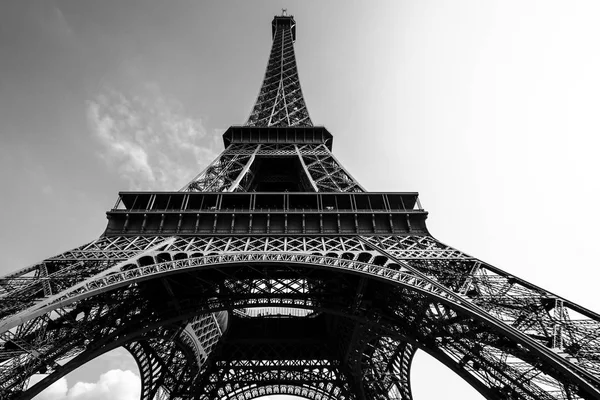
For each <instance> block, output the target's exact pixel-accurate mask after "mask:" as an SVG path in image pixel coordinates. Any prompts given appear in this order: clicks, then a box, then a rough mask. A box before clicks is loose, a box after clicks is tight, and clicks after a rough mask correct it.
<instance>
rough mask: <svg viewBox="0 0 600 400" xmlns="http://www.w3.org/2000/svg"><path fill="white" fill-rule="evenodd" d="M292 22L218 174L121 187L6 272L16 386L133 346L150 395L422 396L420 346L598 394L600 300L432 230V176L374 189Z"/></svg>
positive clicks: (2, 371)
mask: <svg viewBox="0 0 600 400" xmlns="http://www.w3.org/2000/svg"><path fill="white" fill-rule="evenodd" d="M294 40H295V22H294V20H293V18H292V17H289V16H286V15H284V16H280V17H275V20H274V21H273V48H272V51H271V56H270V59H269V63H268V66H267V71H266V74H265V79H264V83H263V86H262V88H261V90H260V93H259V95H258V99H257V101H256V105H255V106H254V109H253V111H252V113H251V115H250V117H249V119H248V121H247V123H246V126H244V127H232V128H230V129H229V130H228V131H227V132H226V133H225V134H224V136H223V138H224V143H225V146H226V149H225V150H224V151H223V153H222V154H221V155H220V156H219V157H218V158H217V159H216V160H215V161H214V162H213V163H212V164H210V165H209V166H208V167H207V168H206V169H205V170H204V171H203V172H202V173H201V174H199V175H198V176H197V177H196V178H194V179H193V180H192V181H191V182H190V183H189V184H188V185H186V186H185V187H184V188H183V189H182V191H188V192H211V193H203V194H199V193H175V192H173V193H162V194H161V195H157V194H156V193H154V194H152V193H145V194H144V193H138V192H135V193H134V192H129V193H125V194H122V195H121V196H120V199H119V202H118V203H117V204H119V203H122V204H124V206H123V207H124V209H118V207H117V206H115V209H113V210H112V211H109V213H108V217H109V225H108V227H107V230H106V231H105V233H104V235H103V236H102V237H101V238H99V239H98V240H96V241H93V242H91V243H88V244H86V245H84V246H81V247H78V248H76V249H73V250H71V251H67V252H65V253H63V254H59V255H57V256H54V257H51V258H48V259H46V260H44V261H42V262H40V263H37V264H34V265H31V266H29V267H26V268H24V269H21V270H19V271H17V272H14V273H12V274H9V275H7V276H4V277H3V278H0V398H2V399H8V400H12V399H31V398H33V397H34V396H36V395H37V394H39V393H40V392H41V391H42V390H43V389H44V388H46V387H48V386H49V385H50V384H52V383H53V382H55V381H56V380H58V379H60V377H62V376H64V375H65V374H67V373H69V372H70V371H73V370H74V369H76V368H77V367H79V366H81V365H83V364H85V363H87V362H88V361H90V360H92V359H93V358H95V357H97V356H99V355H101V354H103V353H104V352H106V351H109V350H112V349H114V348H117V347H125V348H126V349H127V350H128V351H129V352H130V353H131V354H132V355H133V357H134V358H135V360H136V362H137V365H138V368H139V372H140V375H141V382H142V388H141V399H143V400H151V399H159V400H163V399H165V400H166V399H186V400H188V399H189V400H191V399H197V400H213V399H220V400H230V399H231V400H251V399H253V398H256V397H259V396H264V395H272V394H292V395H296V396H301V397H305V398H308V399H312V400H332V399H343V400H355V399H356V400H367V399H369V400H372V399H373V400H374V399H382V398H384V399H385V398H387V399H394V400H412V397H413V396H412V392H411V386H410V368H411V363H412V359H413V356H414V354H415V352H416V351H417V350H421V351H425V352H427V353H429V354H431V355H432V356H433V357H435V358H436V359H437V360H439V361H440V362H442V363H443V364H445V365H446V366H448V367H449V368H450V369H452V370H453V371H454V372H456V373H457V374H458V375H459V376H460V377H462V378H463V379H464V380H465V381H467V382H468V383H469V384H471V385H472V386H473V387H474V388H475V389H477V390H478V391H479V392H480V393H481V394H482V395H483V396H484V397H486V398H487V399H494V400H496V399H531V400H534V399H535V400H539V399H557V400H558V399H559V400H575V399H598V398H600V316H599V315H597V314H595V313H593V312H591V311H589V310H587V309H585V308H583V307H580V306H578V305H576V304H574V303H572V302H570V301H568V300H567V299H564V298H561V297H559V296H556V295H554V294H551V293H549V292H547V291H546V290H543V289H541V288H539V287H537V286H535V285H532V284H530V283H528V282H526V281H523V280H522V279H519V278H516V277H514V276H512V275H509V274H507V273H505V272H503V271H501V270H499V269H497V268H495V267H493V266H491V265H489V264H486V263H484V262H482V261H480V260H478V259H476V258H474V257H471V256H469V255H467V254H465V253H463V252H461V251H459V250H456V249H454V248H452V247H450V246H447V245H445V244H443V243H441V242H439V241H438V240H436V239H435V238H433V237H432V236H431V235H430V234H429V233H428V231H427V229H426V227H425V222H424V221H425V217H426V213H425V211H424V210H422V209H421V206H420V203H419V202H418V194H416V193H396V194H378V193H362V194H359V193H356V192H364V189H363V188H362V187H361V186H360V185H359V184H358V183H357V182H356V181H355V180H354V179H353V178H352V176H351V175H350V174H349V173H348V172H347V171H346V170H344V168H343V167H342V166H341V164H340V163H339V162H338V161H337V160H336V159H335V158H334V157H333V155H332V153H331V146H332V136H331V134H330V133H329V132H327V130H326V129H324V128H322V127H321V128H316V127H312V122H311V120H310V117H309V115H308V111H307V109H306V105H305V103H304V99H303V97H302V92H301V89H300V83H299V79H298V72H297V68H296V61H295V56H294V48H293V41H294ZM212 192H216V193H212ZM223 192H244V193H245V194H239V193H227V194H223ZM292 192H295V193H293V194H292ZM302 192H307V193H302ZM308 192H312V193H315V192H330V193H318V194H312V195H311V194H309V193H308ZM353 192H354V193H353ZM331 193H333V194H331ZM336 193H337V194H336ZM302 196H304V197H302ZM138 198H143V199H142V200H139V201H138ZM234 198H235V199H234ZM306 199H309V200H306ZM176 203H177V204H176ZM196 203H198V204H196ZM275 203H277V204H279V205H276V204H275ZM240 207H241V209H240ZM305 214H306V215H305ZM207 215H209V217H210V218H209V217H207ZM190 216H191V217H190ZM236 216H237V217H238V221H236ZM253 217H254V219H253ZM201 220H202V221H201ZM240 220H241V222H240ZM200 222H202V224H204V225H202V224H200ZM307 225H310V226H308V227H307ZM276 232H279V233H280V234H275V233H276ZM388 232H389V233H388ZM168 233H171V234H172V236H171V235H169V234H168ZM36 374H41V375H43V379H42V380H41V381H39V382H38V383H36V384H35V385H33V386H31V387H29V386H28V381H29V378H30V377H31V376H33V375H36Z"/></svg>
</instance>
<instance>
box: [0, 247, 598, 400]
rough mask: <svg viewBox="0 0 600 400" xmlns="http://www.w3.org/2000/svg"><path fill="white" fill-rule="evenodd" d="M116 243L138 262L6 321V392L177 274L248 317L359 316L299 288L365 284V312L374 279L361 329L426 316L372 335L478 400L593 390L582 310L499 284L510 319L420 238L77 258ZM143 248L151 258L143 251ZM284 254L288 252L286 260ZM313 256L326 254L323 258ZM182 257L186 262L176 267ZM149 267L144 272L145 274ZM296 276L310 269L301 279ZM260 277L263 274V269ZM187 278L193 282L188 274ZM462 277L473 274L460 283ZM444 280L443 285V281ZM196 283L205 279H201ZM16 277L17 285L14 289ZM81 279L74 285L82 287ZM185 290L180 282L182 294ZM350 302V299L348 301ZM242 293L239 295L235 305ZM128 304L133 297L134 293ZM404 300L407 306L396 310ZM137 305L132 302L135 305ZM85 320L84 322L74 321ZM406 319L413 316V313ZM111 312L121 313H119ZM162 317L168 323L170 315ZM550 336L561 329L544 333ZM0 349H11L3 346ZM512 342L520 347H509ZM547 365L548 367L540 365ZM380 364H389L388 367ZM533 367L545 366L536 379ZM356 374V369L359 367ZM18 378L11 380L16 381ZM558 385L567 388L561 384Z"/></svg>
mask: <svg viewBox="0 0 600 400" xmlns="http://www.w3.org/2000/svg"><path fill="white" fill-rule="evenodd" d="M119 241H120V242H121V243H123V244H124V245H126V246H133V245H134V244H135V243H138V244H139V247H138V248H139V249H141V250H142V251H139V250H137V251H138V252H139V253H138V256H137V257H133V259H130V260H126V261H124V262H121V263H119V264H116V266H119V267H118V268H116V267H115V266H113V267H109V268H108V269H107V271H109V270H110V271H111V273H110V274H108V273H107V274H98V275H97V276H95V277H91V278H87V282H85V284H79V286H78V285H77V284H76V285H73V286H72V287H73V289H72V290H63V292H62V293H61V294H60V295H55V297H53V298H51V299H52V300H51V301H49V302H48V301H47V300H46V304H47V305H46V306H44V305H43V303H44V300H41V301H39V302H38V303H37V305H36V306H35V307H34V308H31V309H30V310H29V311H27V312H29V313H30V314H29V315H32V316H33V318H30V319H27V317H26V316H27V315H28V314H27V312H21V313H20V314H19V316H18V318H16V319H15V318H10V317H8V318H5V320H4V321H3V322H2V325H1V326H2V327H3V328H4V332H5V333H4V334H3V336H2V343H3V347H2V349H3V350H2V352H0V355H1V356H2V357H3V358H2V359H4V360H6V361H5V362H4V363H3V364H2V366H3V367H4V369H3V370H2V371H5V372H4V373H2V374H1V375H0V376H3V377H4V378H2V379H3V381H2V385H3V387H4V388H5V389H7V390H8V389H9V388H17V389H18V387H19V384H18V382H15V381H14V378H9V376H11V377H15V376H24V375H26V374H27V372H26V371H37V370H39V369H40V368H41V367H40V366H41V365H44V368H46V369H47V370H48V371H49V372H52V371H53V368H55V367H53V365H56V364H55V363H56V361H59V360H60V359H61V358H62V357H66V356H73V355H74V354H77V352H78V351H84V350H83V347H81V346H82V344H83V343H86V341H89V340H91V339H90V338H93V337H95V336H94V335H96V334H99V333H100V332H98V331H96V330H95V329H96V328H93V327H94V326H104V327H105V329H104V331H102V334H103V335H106V334H107V333H109V332H111V329H113V328H110V327H111V324H110V323H106V322H102V323H100V321H101V320H102V319H103V318H109V315H111V314H113V313H114V312H115V309H114V308H113V307H114V305H113V304H114V303H115V300H114V299H113V298H111V297H110V296H109V297H104V296H108V295H109V294H112V293H120V295H121V296H134V294H135V291H132V290H131V289H128V288H134V287H137V286H138V285H140V284H142V283H143V282H153V281H156V280H157V279H158V281H160V279H159V278H160V277H164V276H167V275H165V274H171V275H168V276H173V277H174V276H177V275H172V274H174V273H179V274H184V275H185V276H191V277H194V280H195V281H196V282H197V284H202V285H203V286H202V287H204V289H203V291H205V292H206V291H208V292H210V293H212V295H215V296H214V297H212V300H210V301H209V300H206V299H205V300H204V301H206V302H208V303H207V304H209V303H210V304H212V305H207V306H206V307H209V309H213V310H214V309H219V308H220V309H230V310H231V309H232V307H233V308H247V307H255V306H257V305H260V304H263V305H271V306H273V305H287V306H296V307H302V308H306V307H308V308H314V309H318V308H319V307H322V306H324V305H327V304H328V306H326V308H327V309H329V310H330V312H332V311H331V310H333V309H337V310H339V309H349V310H352V309H353V308H355V309H357V310H360V306H359V307H358V308H356V307H357V306H356V298H355V297H356V296H349V295H347V296H348V297H349V300H348V301H350V303H349V304H348V305H346V306H343V305H341V304H333V303H331V297H327V298H323V299H322V300H319V299H318V298H314V297H311V296H313V294H312V293H310V292H307V291H306V290H305V289H303V288H306V282H314V285H313V287H314V288H315V290H316V288H319V287H320V288H321V289H318V290H317V293H324V289H325V288H328V287H329V288H333V287H334V286H331V285H330V284H328V283H327V282H331V280H330V278H329V279H327V278H324V277H323V276H321V275H319V274H320V273H321V272H322V271H325V270H331V271H337V272H336V274H338V275H339V273H343V274H346V273H350V274H351V275H348V276H349V277H350V276H352V274H359V275H361V276H365V277H366V278H367V279H368V280H369V282H371V283H370V284H369V285H368V286H367V292H365V295H363V297H362V299H361V300H360V301H359V303H358V304H361V302H364V299H365V297H367V298H369V296H372V294H369V293H372V292H370V290H372V289H368V288H369V287H371V286H374V285H375V284H374V283H373V282H380V281H382V280H383V281H385V282H389V284H391V285H392V287H397V288H398V289H395V291H396V292H394V294H393V295H392V294H390V295H389V296H390V297H389V298H386V300H385V302H382V304H389V307H394V309H390V310H388V311H386V309H385V307H384V308H373V307H371V308H369V310H370V312H376V314H377V315H374V316H372V318H379V319H381V321H383V320H384V319H385V318H388V319H389V320H393V319H394V318H401V319H404V320H405V321H410V323H413V320H415V319H417V318H423V316H426V317H427V319H428V321H429V325H427V326H424V327H423V328H422V329H423V330H422V331H421V332H416V333H415V332H412V333H411V332H406V331H398V330H397V328H396V327H395V325H394V322H393V321H389V322H388V323H387V325H385V324H383V323H381V322H380V323H379V324H380V325H382V326H383V328H380V329H385V330H386V332H394V333H395V334H396V335H400V336H396V339H394V340H404V339H411V338H412V339H411V340H414V338H415V335H417V334H418V335H421V336H422V337H421V338H420V339H419V341H418V344H417V342H414V341H411V343H413V344H415V345H417V346H419V347H420V348H423V349H425V350H427V351H429V352H431V353H432V354H434V356H437V357H438V358H440V359H444V360H446V362H447V363H449V364H450V365H451V366H453V368H454V369H455V370H457V372H459V373H462V374H463V375H465V374H466V375H469V376H471V378H470V379H471V383H473V384H479V385H480V386H481V387H480V388H479V389H480V390H482V392H484V393H487V396H488V397H490V398H494V395H493V394H490V393H492V391H494V390H500V389H497V388H498V387H505V386H508V385H513V386H514V384H515V382H520V381H522V380H523V379H527V380H528V382H529V385H530V386H531V385H534V386H531V387H530V386H517V389H515V390H520V392H519V393H520V395H523V396H526V397H527V396H534V397H535V396H538V398H546V397H547V398H568V396H575V397H576V396H583V397H586V395H585V391H581V390H584V389H581V388H580V389H578V390H579V391H580V393H577V391H574V390H573V389H572V387H573V385H575V386H577V385H579V386H580V387H584V386H585V382H590V383H591V384H592V386H594V385H596V384H597V383H596V382H597V372H595V371H597V356H596V352H595V349H596V348H597V347H595V344H594V343H596V342H595V341H596V340H598V339H597V335H598V333H597V332H598V329H597V327H598V318H597V317H595V315H594V314H591V313H587V314H580V317H585V318H587V319H585V320H583V321H572V320H569V319H568V318H570V316H571V315H574V313H575V312H577V311H579V312H580V311H581V309H579V308H576V307H575V306H574V305H572V304H571V303H570V302H568V301H566V300H564V299H560V298H558V299H559V300H560V301H559V302H557V301H555V302H554V303H552V307H550V303H548V301H547V300H545V299H546V298H548V294H547V293H546V292H544V293H543V294H542V293H538V294H537V295H536V293H535V292H532V288H531V287H530V286H529V285H528V284H526V283H525V282H522V281H520V280H517V281H515V280H514V278H512V277H508V276H504V275H500V276H504V278H505V279H507V280H510V281H511V285H512V286H511V287H515V286H517V289H518V294H522V292H523V290H525V289H527V293H528V297H527V298H528V300H527V301H528V304H533V305H535V307H533V308H530V309H529V310H530V312H531V313H532V314H531V316H530V318H529V320H528V321H527V322H525V321H524V317H523V312H522V311H519V312H515V307H512V305H513V303H511V302H507V301H504V302H498V301H497V297H491V296H490V295H489V293H490V292H489V291H490V290H491V289H490V288H498V290H502V292H501V293H502V296H503V297H504V298H510V296H512V294H511V293H512V292H511V291H510V290H507V284H506V282H504V283H501V284H496V281H498V280H499V278H496V277H495V278H494V279H493V280H492V283H494V285H492V284H491V283H489V284H488V282H487V281H484V280H483V278H482V276H485V275H482V273H481V272H480V271H481V270H482V269H483V270H485V271H492V272H494V273H497V271H495V270H493V269H491V267H489V266H487V265H486V264H483V263H481V262H480V261H478V260H476V259H473V258H471V257H469V256H467V255H464V254H463V253H460V252H457V251H456V250H454V249H451V248H449V247H448V246H445V245H443V244H441V243H439V242H437V241H435V240H434V239H432V238H431V237H427V236H424V237H411V236H401V237H393V236H390V237H381V238H378V239H377V240H374V239H373V238H372V237H363V238H352V237H348V238H344V237H338V238H335V237H329V238H301V239H300V238H281V237H273V238H268V237H254V238H250V237H245V238H231V237H230V238H171V239H164V238H162V239H159V240H152V241H144V240H138V241H136V240H132V239H127V240H125V239H111V240H110V241H108V240H103V241H102V242H98V243H96V244H95V245H90V246H87V247H86V248H87V249H89V251H91V252H94V254H95V256H96V257H98V256H99V255H101V254H104V253H103V252H104V251H106V248H110V247H111V246H114V244H115V243H118V242H119ZM101 244H103V245H104V246H105V247H102V246H101ZM143 249H154V250H151V251H150V252H148V251H145V252H144V250H143ZM293 249H297V250H296V251H297V252H295V251H294V250H293ZM284 250H287V251H284ZM77 251H85V250H82V249H78V250H77ZM111 254H112V253H111ZM202 254H214V255H202ZM319 254H327V256H325V255H319ZM183 255H185V256H186V257H192V256H194V257H195V258H193V257H192V258H183ZM66 257H67V256H66V255H65V258H66ZM54 259H61V257H60V256H58V257H54ZM150 260H151V263H150V264H148V262H149V261H150ZM171 260H175V261H171ZM361 260H362V261H361ZM240 263H241V264H240ZM249 263H250V264H255V265H257V266H259V265H273V266H274V265H282V267H283V269H277V270H276V271H278V274H280V277H279V278H277V277H273V275H272V274H266V271H267V270H265V269H261V268H262V267H261V268H258V269H257V268H256V267H253V268H250V269H244V268H239V267H237V266H240V265H249ZM307 265H309V266H312V267H311V268H309V269H306V266H307ZM213 266H214V267H213ZM476 266H477V268H475V267H476ZM206 268H208V269H206ZM214 268H217V269H216V270H215V269H214ZM269 268H271V270H272V267H269ZM195 271H204V272H203V273H202V274H201V275H197V273H196V272H195ZM210 271H215V272H210ZM217 271H219V272H218V273H217ZM261 271H262V272H261ZM272 271H273V270H272ZM310 271H312V272H310ZM465 271H466V272H465ZM469 271H475V272H471V273H468V272H469ZM189 274H191V275H189ZM265 274H266V275H265ZM448 274H450V275H452V276H453V277H454V279H453V280H449V275H448ZM205 275H206V277H203V276H205ZM196 276H197V278H196ZM261 276H262V278H261ZM344 276H345V275H344ZM18 277H19V276H18V274H17V275H16V277H15V279H18ZM473 277H477V280H475V279H472V278H473ZM84 278H85V277H84V276H82V277H81V279H82V280H83V279H84ZM169 279H171V280H172V279H173V278H169ZM261 279H262V282H267V281H269V282H274V283H275V284H274V285H271V287H270V288H269V290H268V291H267V289H266V287H267V286H266V284H265V283H260V282H261ZM338 280H339V278H338ZM190 281H191V280H190V279H186V284H189V282H190ZM217 281H220V282H223V281H225V282H227V281H230V282H237V283H238V286H237V292H236V293H238V294H237V295H236V297H237V298H238V300H234V299H233V298H231V297H229V298H221V299H219V296H218V295H217V293H214V292H211V291H215V290H217V287H219V284H218V283H217ZM136 282H137V283H136ZM211 282H213V283H211ZM243 282H246V283H243ZM277 282H279V283H277ZM448 282H451V283H452V285H450V284H449V283H448ZM473 282H475V283H473ZM175 283H176V281H175V282H171V285H172V286H173V287H175V288H176V289H175V290H176V291H177V293H180V290H181V287H180V286H177V285H176V284H175ZM240 283H241V286H239V284H240ZM484 283H485V285H484ZM38 284H39V285H40V287H42V286H43V285H42V282H38ZM357 284H358V283H357ZM475 284H477V285H478V286H476V287H477V288H486V290H487V292H484V291H483V289H479V291H478V292H477V293H481V295H478V296H474V295H473V294H471V295H470V296H468V295H466V294H465V293H467V292H469V291H470V290H471V288H472V287H474V286H473V285H475ZM277 285H280V287H281V288H282V289H281V290H274V291H273V290H272V288H273V287H277ZM377 285H380V284H379V283H377ZM524 285H528V286H524ZM222 287H223V286H222V285H221V288H222ZM377 287H379V286H377ZM517 289H512V290H517ZM221 290H222V289H221ZM406 290H408V292H407V291H406ZM357 291H358V289H357V288H355V289H354V290H353V292H354V293H357ZM42 292H43V290H42V289H40V293H42ZM388 292H389V291H388ZM244 293H245V294H246V296H243V294H244ZM389 293H392V292H389ZM138 295H139V296H141V295H142V294H141V293H138ZM222 295H223V294H222ZM240 296H241V297H240ZM315 296H316V294H315ZM420 296H424V297H422V298H421V297H420ZM341 298H343V296H339V298H338V300H339V299H341ZM410 298H413V299H414V300H410V301H408V300H406V299H410ZM553 298H554V297H553ZM40 299H43V297H40ZM392 299H400V300H397V301H400V302H399V303H397V301H396V302H394V301H391V300H392ZM432 299H437V300H432ZM100 301H102V304H105V305H104V307H101V306H100V305H99V304H97V303H98V302H100ZM120 301H123V299H121V300H120ZM137 301H138V302H139V301H143V298H140V300H137ZM371 301H372V300H371ZM412 301H420V302H422V303H420V304H421V305H420V307H421V308H419V307H417V306H415V304H414V303H413V304H411V305H410V307H409V310H408V311H407V309H406V306H407V304H408V303H410V302H412ZM514 301H519V302H521V303H518V304H522V302H523V301H524V300H523V296H521V297H519V296H515V300H514ZM126 302H127V304H130V305H133V304H135V301H131V302H130V301H129V300H127V301H126ZM178 303H179V304H178V307H179V308H180V309H186V300H185V296H183V297H182V298H181V299H180V301H179V302H178ZM396 303H397V304H396ZM140 304H141V303H140ZM319 304H321V306H319ZM352 304H354V305H352ZM371 304H372V303H371ZM556 304H560V313H555V312H554V309H555V308H556V307H557V306H556ZM211 307H212V308H211ZM86 309H87V310H88V311H87V314H86V311H83V310H86ZM374 310H375V311H374ZM415 310H419V311H418V313H417V314H415ZM131 311H132V310H130V311H129V312H131ZM409 311H410V313H409ZM337 312H339V311H337ZM121 313H123V314H124V315H125V314H127V312H125V310H123V311H121ZM169 313H173V310H170V311H169ZM411 315H412V316H411ZM57 316H58V317H57ZM78 318H79V319H78ZM11 320H12V321H15V320H18V321H21V322H20V323H17V324H16V325H14V322H13V324H12V325H11V323H10V321H11ZM490 324H491V325H490ZM556 325H559V326H560V327H561V329H560V330H556V329H554V327H555V326H556ZM551 328H552V329H551ZM7 329H8V330H7ZM90 329H91V331H90ZM519 329H523V330H522V331H520V330H519ZM557 331H560V332H561V333H564V332H566V333H568V335H565V337H564V338H562V339H561V341H560V343H562V345H563V351H564V353H566V354H568V355H569V357H570V358H562V357H560V359H559V360H556V358H558V356H556V354H555V353H554V352H548V351H543V349H547V348H548V347H549V346H548V344H549V343H559V341H557V340H554V339H555V338H553V337H552V335H553V334H555V333H556V332H557ZM436 332H437V333H436ZM388 336H389V335H388ZM59 338H60V340H59ZM427 341H428V342H427ZM8 343H12V344H11V345H10V346H7V344H8ZM77 343H79V344H77ZM516 343H519V344H518V345H516V346H515V344H516ZM536 343H538V344H536ZM33 348H35V349H36V351H35V352H33V351H32V349H33ZM67 349H68V350H67ZM574 349H576V350H577V351H574ZM40 350H42V351H40ZM569 352H571V353H569ZM17 353H18V354H17ZM34 354H35V355H34ZM550 359H551V360H552V362H550V361H549V360H550ZM575 360H577V361H575ZM389 362H390V363H392V364H393V360H390V361H389ZM549 362H550V364H548V363H549ZM11 365H12V367H11ZM543 365H546V367H544V368H542V369H540V368H541V367H540V366H543ZM582 366H584V367H585V369H584V368H582ZM7 368H8V369H7ZM362 368H365V367H364V366H361V369H362ZM363 370H364V369H363ZM17 371H20V372H19V373H16V374H15V372H17ZM565 374H567V376H570V375H569V374H575V375H577V376H580V378H581V380H579V381H577V380H576V381H572V380H571V378H567V377H565ZM466 375H465V376H466ZM554 377H558V378H554ZM475 381H477V382H479V383H477V382H475ZM562 382H574V383H569V384H567V385H563V384H562ZM577 382H578V383H577ZM582 385H583V386H582ZM540 387H544V388H553V389H548V390H547V391H546V392H544V391H543V390H542V391H540V389H539V388H540ZM536 388H537V389H536ZM588 390H589V388H588ZM553 391H555V392H553ZM559 392H561V393H563V394H560V393H559ZM527 393H529V395H527ZM542 394H543V396H546V397H543V396H542ZM540 396H542V397H540Z"/></svg>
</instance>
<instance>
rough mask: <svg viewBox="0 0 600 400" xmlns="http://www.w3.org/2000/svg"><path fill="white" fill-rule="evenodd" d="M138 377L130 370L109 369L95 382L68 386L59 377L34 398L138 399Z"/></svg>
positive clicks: (79, 399)
mask: <svg viewBox="0 0 600 400" xmlns="http://www.w3.org/2000/svg"><path fill="white" fill-rule="evenodd" d="M140 389H141V386H140V378H139V377H138V376H137V375H136V374H134V373H133V372H131V371H123V370H120V369H113V370H110V371H108V372H106V373H104V374H102V375H100V378H99V379H98V382H96V383H88V382H77V383H76V384H75V385H73V387H71V388H68V386H67V379H66V378H64V377H63V378H61V379H59V380H58V381H56V382H55V383H54V384H52V385H50V386H49V387H48V388H47V389H46V390H44V391H43V392H42V393H40V394H39V395H37V396H36V397H34V399H35V400H138V399H139V398H140Z"/></svg>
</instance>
